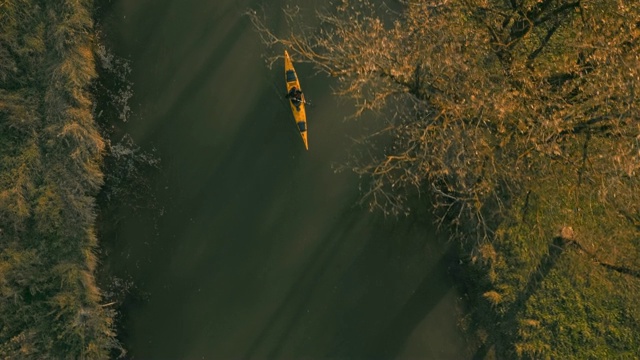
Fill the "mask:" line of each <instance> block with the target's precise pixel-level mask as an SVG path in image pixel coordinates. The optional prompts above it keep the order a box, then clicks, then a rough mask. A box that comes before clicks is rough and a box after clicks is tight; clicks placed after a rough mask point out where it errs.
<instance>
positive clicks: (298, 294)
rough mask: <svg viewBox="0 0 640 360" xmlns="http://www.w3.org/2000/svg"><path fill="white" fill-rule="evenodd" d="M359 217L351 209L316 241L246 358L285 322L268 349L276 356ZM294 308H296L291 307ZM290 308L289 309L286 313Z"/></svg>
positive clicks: (265, 343) (251, 355)
mask: <svg viewBox="0 0 640 360" xmlns="http://www.w3.org/2000/svg"><path fill="white" fill-rule="evenodd" d="M359 217H360V214H359V213H357V212H355V211H351V210H350V211H347V212H346V214H343V216H341V217H340V220H338V222H337V224H336V225H335V226H334V227H333V230H332V231H331V232H330V233H329V234H328V235H327V236H326V240H325V241H324V242H323V243H321V244H318V245H317V248H316V250H315V251H314V253H313V255H312V256H311V257H310V259H311V260H310V262H309V264H308V265H307V266H306V268H305V270H304V271H303V272H302V273H301V274H300V276H298V278H297V279H296V280H295V282H294V283H293V285H291V287H290V288H289V290H288V291H287V294H286V295H285V297H284V299H283V300H282V302H281V303H280V305H279V306H278V308H277V309H276V310H275V311H274V312H273V313H272V314H271V316H270V317H269V320H268V321H267V323H266V325H265V326H264V327H263V329H262V331H261V332H260V334H258V336H257V337H256V339H255V340H254V341H253V343H252V344H251V346H250V347H249V348H248V350H247V352H246V353H245V355H244V357H243V358H245V359H250V358H254V357H255V356H257V355H256V353H257V352H258V350H259V349H260V347H261V345H263V344H264V345H265V346H266V347H268V346H269V345H268V344H267V340H268V339H269V337H270V336H273V334H274V333H276V332H277V331H278V328H279V325H280V324H282V325H281V329H282V330H280V332H279V334H278V335H277V337H276V340H275V341H274V345H273V346H272V347H271V349H270V351H269V352H268V356H266V358H269V359H273V358H276V357H277V355H278V353H279V352H280V351H281V349H282V347H283V346H284V344H285V341H286V339H287V338H288V336H289V334H290V333H291V332H292V330H293V329H294V327H295V325H296V321H297V319H298V318H299V315H300V314H301V313H302V311H303V310H304V306H305V305H306V304H307V303H308V300H309V299H310V298H311V295H312V294H313V289H314V286H315V285H316V284H317V282H318V280H319V279H320V277H321V276H322V275H323V274H324V272H325V271H326V270H327V268H328V266H327V265H328V264H329V263H330V262H331V260H332V259H333V258H334V256H335V254H336V253H337V252H338V250H339V249H340V247H341V245H343V244H344V241H341V240H343V239H342V237H343V236H342V235H343V234H342V233H343V232H344V231H345V229H350V228H351V227H352V226H353V224H354V223H356V222H357V221H358V219H359ZM292 308H293V310H291V309H292ZM288 311H290V313H289V314H288V316H287V312H288Z"/></svg>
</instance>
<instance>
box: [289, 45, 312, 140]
mask: <svg viewBox="0 0 640 360" xmlns="http://www.w3.org/2000/svg"><path fill="white" fill-rule="evenodd" d="M284 79H285V81H286V82H287V94H289V95H292V96H289V95H288V98H289V105H291V111H293V118H294V119H295V121H296V125H298V131H300V136H302V141H303V142H304V147H305V149H307V150H309V144H308V143H307V113H306V112H305V110H304V105H305V103H306V102H305V100H304V94H303V93H302V89H301V88H300V82H299V81H298V74H296V69H294V68H293V62H291V58H290V57H289V53H288V52H287V50H285V51H284Z"/></svg>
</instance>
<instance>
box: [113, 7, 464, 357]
mask: <svg viewBox="0 0 640 360" xmlns="http://www.w3.org/2000/svg"><path fill="white" fill-rule="evenodd" d="M260 4H261V3H259V2H257V1H230V0H215V1H213V0H209V1H203V0H182V1H177V0H175V1H168V0H153V1H151V0H127V1H124V0H122V1H118V0H116V1H111V2H109V5H105V9H106V11H105V17H104V19H103V23H104V24H105V32H106V33H105V34H104V36H105V38H106V40H107V42H108V43H110V44H111V47H112V50H113V51H114V52H115V53H116V54H117V55H119V56H122V57H125V58H129V59H130V60H131V65H132V68H133V70H132V73H131V81H132V82H133V83H134V86H133V90H134V96H133V98H132V99H131V105H132V109H133V114H132V117H131V121H129V122H128V123H127V125H126V131H127V132H129V133H130V134H131V135H132V136H133V138H134V139H135V140H136V142H137V143H138V144H140V145H141V146H143V147H144V148H147V149H150V148H152V147H155V148H157V150H158V153H159V156H160V157H161V158H162V171H161V174H159V175H158V179H152V180H151V181H152V182H153V184H154V186H155V192H156V197H157V200H156V201H157V202H158V207H159V208H161V209H162V211H158V209H157V208H156V209H155V210H154V211H150V212H149V214H147V213H145V212H144V211H138V212H133V211H131V210H127V209H122V210H121V213H120V214H119V215H118V217H119V218H122V219H123V220H121V221H120V222H119V223H118V225H117V229H116V232H115V233H116V234H117V236H114V238H113V239H108V240H106V239H105V241H112V242H113V243H114V246H115V250H114V251H113V252H112V253H111V254H110V256H109V258H108V259H107V260H106V261H108V263H109V266H110V267H111V268H113V271H114V272H115V273H117V274H120V275H121V276H122V274H125V275H126V276H131V277H133V279H134V281H135V282H136V284H137V286H138V288H139V289H140V291H141V292H143V293H145V294H147V296H145V297H144V299H143V300H140V299H138V300H137V301H131V302H130V303H129V304H128V305H127V306H125V307H124V308H123V309H122V311H123V316H124V319H125V322H124V324H123V327H124V330H123V332H122V337H123V341H124V343H125V346H126V348H127V349H128V351H129V353H128V357H129V358H132V359H201V358H205V359H237V358H256V359H260V358H282V359H293V358H331V357H333V358H335V357H340V358H424V359H464V358H467V356H466V353H465V350H464V348H465V347H464V340H463V337H462V335H461V334H460V333H459V331H458V330H457V326H456V316H457V315H456V307H455V305H454V304H455V301H456V293H455V290H454V289H453V288H452V284H451V279H450V277H449V276H448V275H447V268H448V267H449V265H450V262H451V261H452V259H451V258H450V257H447V256H443V255H442V254H443V253H444V252H445V251H444V249H443V247H442V246H441V245H438V243H439V240H438V239H437V237H436V235H435V230H434V228H433V227H432V226H430V225H429V224H428V222H429V221H428V219H427V221H426V222H424V221H422V222H418V221H416V220H415V219H413V218H408V219H402V220H400V221H395V220H391V219H387V220H385V219H384V218H383V217H381V216H380V215H377V214H372V213H369V212H368V211H366V209H362V208H360V207H358V206H356V201H357V199H358V179H357V177H356V176H354V175H353V174H350V173H337V174H336V173H335V172H334V170H333V168H332V165H333V164H335V163H336V162H338V163H339V162H340V161H343V159H344V158H345V156H346V149H347V147H348V145H349V143H350V142H349V139H348V135H350V136H356V135H357V134H358V133H359V132H360V131H362V127H363V124H362V123H356V122H348V121H347V122H345V121H344V120H343V119H344V116H345V115H347V114H348V113H349V111H350V110H349V107H348V106H347V105H346V104H344V103H343V102H340V101H337V100H336V99H335V98H334V97H332V96H331V95H330V93H331V89H330V85H331V83H330V82H329V80H327V79H325V78H323V77H321V76H314V75H313V71H312V69H311V68H309V67H308V66H305V65H304V64H300V65H299V66H298V73H299V75H300V77H301V80H302V86H303V89H304V90H305V92H306V94H307V96H308V98H309V99H311V100H313V101H314V102H315V103H316V104H317V105H316V106H315V107H314V108H312V109H310V110H308V117H309V149H310V150H309V151H308V152H307V151H305V150H304V147H303V144H302V141H301V139H300V137H299V135H298V134H297V132H296V128H295V124H294V122H293V118H292V116H291V113H290V111H289V110H288V109H287V106H286V105H285V104H283V102H282V99H281V95H280V94H279V92H284V83H283V74H282V70H281V68H280V67H277V68H274V70H269V69H267V68H266V67H265V66H264V62H263V61H262V59H261V57H260V55H261V54H262V53H263V52H264V51H265V49H264V48H263V47H262V45H261V44H260V43H259V39H258V36H257V34H256V33H255V32H254V31H253V30H252V29H251V27H250V26H249V22H248V20H247V19H246V18H244V17H243V16H241V13H242V12H243V11H244V10H245V9H246V8H248V7H255V6H259V5H260ZM282 5H284V2H283V1H273V2H269V3H268V8H269V9H271V10H275V9H277V8H278V7H279V6H282ZM308 5H309V6H310V7H312V6H315V5H314V3H313V2H309V3H308ZM273 13H274V14H275V15H274V16H273V17H272V18H271V21H272V23H271V25H272V26H273V27H275V28H280V29H282V28H283V26H284V24H283V23H282V18H281V17H280V16H279V14H278V12H276V11H274V12H273ZM294 60H295V59H294ZM274 86H275V87H274ZM159 212H161V213H162V215H161V216H160V217H157V216H156V215H157V214H158V213H159Z"/></svg>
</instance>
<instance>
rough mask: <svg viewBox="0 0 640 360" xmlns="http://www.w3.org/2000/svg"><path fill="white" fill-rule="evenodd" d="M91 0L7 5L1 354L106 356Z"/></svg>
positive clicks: (108, 326) (2, 34) (0, 149)
mask: <svg viewBox="0 0 640 360" xmlns="http://www.w3.org/2000/svg"><path fill="white" fill-rule="evenodd" d="M92 6H93V4H92V1H91V0H84V1H83V0H76V1H70V0H52V1H40V0H7V1H2V2H0V169H1V171H0V319H1V321H0V357H2V358H8V359H18V358H19V359H23V358H33V359H49V358H55V359H63V358H86V359H100V358H107V357H109V354H110V352H111V351H112V350H114V349H117V348H119V345H118V343H117V341H116V340H115V334H114V333H113V324H112V318H113V314H112V310H110V309H109V308H108V307H106V306H103V305H101V304H100V302H101V295H100V292H99V290H98V288H97V287H96V284H95V280H94V271H95V268H96V255H95V251H96V246H97V240H96V236H95V234H94V230H93V227H94V220H95V212H96V209H95V204H94V197H95V195H96V194H97V192H98V190H99V188H100V186H101V184H102V182H103V177H102V173H101V170H100V164H101V158H102V153H103V150H104V142H103V140H102V138H101V137H100V135H99V133H98V131H97V129H96V124H95V122H94V120H93V115H92V98H91V96H90V94H89V92H88V87H89V85H90V84H91V82H92V81H93V80H94V78H95V76H96V73H95V65H94V58H93V53H92V49H93V41H94V39H93V35H92V34H93V22H92V21H93V20H92Z"/></svg>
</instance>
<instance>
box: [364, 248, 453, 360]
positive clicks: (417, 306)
mask: <svg viewBox="0 0 640 360" xmlns="http://www.w3.org/2000/svg"><path fill="white" fill-rule="evenodd" d="M455 259H456V252H455V247H454V246H449V247H448V248H447V251H446V252H445V253H444V254H443V255H442V256H441V257H440V259H439V260H438V262H437V263H435V264H431V271H430V272H429V273H427V274H426V275H425V276H424V278H423V279H422V281H421V282H420V284H419V285H418V287H417V288H416V289H415V292H414V293H413V295H411V297H410V298H409V299H408V300H407V302H406V303H405V304H404V305H403V306H402V308H401V309H400V311H399V312H398V314H397V315H396V316H395V318H394V319H393V320H392V321H391V323H390V324H389V326H388V327H386V329H384V330H383V331H382V333H380V335H379V336H377V337H376V338H375V339H374V340H375V342H374V343H372V344H371V346H370V348H369V349H368V351H366V352H365V354H364V356H363V357H364V358H366V359H393V358H395V357H396V356H397V355H398V353H399V352H400V350H401V349H402V346H403V345H404V344H405V342H406V341H407V339H408V338H409V336H410V335H411V333H412V332H413V331H414V329H415V328H416V327H417V326H418V325H419V324H420V322H422V320H423V319H424V318H425V317H426V316H427V315H428V314H429V313H430V312H431V311H432V310H433V308H434V307H435V306H436V305H437V304H438V303H439V302H440V301H441V300H442V298H443V297H444V296H445V295H446V294H447V292H448V291H449V290H450V289H451V277H450V275H449V273H448V271H447V269H448V268H449V265H450V264H452V262H455Z"/></svg>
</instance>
